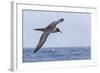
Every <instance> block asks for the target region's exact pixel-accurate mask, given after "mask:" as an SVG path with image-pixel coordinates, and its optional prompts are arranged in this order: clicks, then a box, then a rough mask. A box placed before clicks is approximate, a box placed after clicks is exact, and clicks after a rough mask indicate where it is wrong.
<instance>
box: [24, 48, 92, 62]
mask: <svg viewBox="0 0 100 73" xmlns="http://www.w3.org/2000/svg"><path fill="white" fill-rule="evenodd" d="M33 51H34V49H33V48H23V63H28V62H45V61H64V60H66V61H67V60H87V59H91V47H59V48H41V49H40V50H39V51H38V52H36V53H35V54H34V53H33Z"/></svg>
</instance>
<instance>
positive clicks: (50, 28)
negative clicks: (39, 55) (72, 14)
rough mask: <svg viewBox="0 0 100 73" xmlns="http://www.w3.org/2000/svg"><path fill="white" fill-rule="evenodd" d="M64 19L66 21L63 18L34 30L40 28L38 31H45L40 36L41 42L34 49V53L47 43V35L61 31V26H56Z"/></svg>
mask: <svg viewBox="0 0 100 73" xmlns="http://www.w3.org/2000/svg"><path fill="white" fill-rule="evenodd" d="M63 21H64V19H63V18H61V19H59V20H58V21H54V22H52V23H51V24H49V25H48V26H47V27H46V28H38V29H34V30H38V31H42V32H43V34H42V36H41V37H40V40H39V43H38V45H37V47H36V48H35V50H34V53H36V52H37V51H38V50H39V49H40V48H41V47H42V46H43V44H44V43H45V41H46V39H47V37H48V35H49V34H50V33H56V32H61V31H60V30H59V28H56V25H57V24H59V23H61V22H63Z"/></svg>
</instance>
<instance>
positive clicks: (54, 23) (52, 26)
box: [47, 18, 64, 29]
mask: <svg viewBox="0 0 100 73" xmlns="http://www.w3.org/2000/svg"><path fill="white" fill-rule="evenodd" d="M63 20H64V19H63V18H62V19H59V20H57V21H53V22H52V23H51V24H49V25H48V26H47V28H48V29H49V28H50V29H53V28H55V27H56V25H57V24H59V23H61V22H63Z"/></svg>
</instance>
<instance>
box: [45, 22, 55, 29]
mask: <svg viewBox="0 0 100 73" xmlns="http://www.w3.org/2000/svg"><path fill="white" fill-rule="evenodd" d="M56 25H57V23H56V21H53V22H52V23H51V24H49V25H48V26H47V27H46V28H47V29H53V28H55V27H56Z"/></svg>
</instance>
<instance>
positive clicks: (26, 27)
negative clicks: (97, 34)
mask: <svg viewBox="0 0 100 73" xmlns="http://www.w3.org/2000/svg"><path fill="white" fill-rule="evenodd" d="M60 18H64V21H63V22H62V23H60V24H58V25H57V27H58V28H59V29H60V30H61V31H62V32H63V33H52V34H50V35H49V37H48V39H47V41H46V42H45V44H44V45H43V47H75V46H90V45H91V38H90V37H91V36H90V35H91V33H90V32H91V14H89V13H71V12H50V11H49V12H46V11H32V10H31V11H29V10H24V11H23V47H24V48H25V47H36V46H37V44H38V42H39V39H40V37H41V34H42V32H40V31H36V30H33V29H36V28H42V27H46V26H48V25H49V24H50V23H51V22H52V21H55V20H58V19H60Z"/></svg>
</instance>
